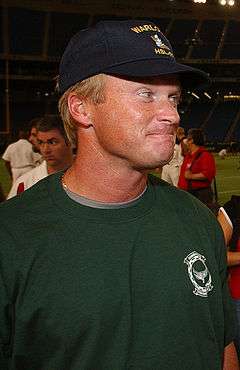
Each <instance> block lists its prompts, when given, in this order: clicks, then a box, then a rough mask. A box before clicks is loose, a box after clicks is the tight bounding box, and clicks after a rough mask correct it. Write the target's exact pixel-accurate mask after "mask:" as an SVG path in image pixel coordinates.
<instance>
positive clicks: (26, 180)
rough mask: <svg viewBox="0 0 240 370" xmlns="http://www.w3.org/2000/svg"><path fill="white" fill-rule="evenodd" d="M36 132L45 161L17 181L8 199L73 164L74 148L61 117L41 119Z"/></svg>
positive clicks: (51, 116) (50, 116)
mask: <svg viewBox="0 0 240 370" xmlns="http://www.w3.org/2000/svg"><path fill="white" fill-rule="evenodd" d="M36 131H37V142H38V146H39V150H40V153H41V155H42V157H43V159H44V161H43V162H42V163H41V164H40V165H39V166H38V167H36V168H34V169H33V170H31V171H29V172H27V173H25V174H24V175H22V176H20V177H19V178H18V179H17V180H16V181H15V183H14V184H13V186H12V188H11V190H10V193H9V194H8V199H9V198H12V197H14V196H15V195H17V194H19V193H22V192H23V191H24V190H26V189H28V188H30V187H31V186H33V185H34V184H36V182H38V181H39V180H41V179H43V178H44V177H46V176H48V175H50V174H52V173H55V172H58V171H61V170H64V169H66V168H68V167H69V166H70V165H71V163H72V159H73V155H72V147H71V145H70V143H69V140H68V139H67V137H66V134H65V131H64V127H63V123H62V121H61V119H60V117H58V116H54V115H46V116H45V117H43V118H39V120H38V124H37V125H36Z"/></svg>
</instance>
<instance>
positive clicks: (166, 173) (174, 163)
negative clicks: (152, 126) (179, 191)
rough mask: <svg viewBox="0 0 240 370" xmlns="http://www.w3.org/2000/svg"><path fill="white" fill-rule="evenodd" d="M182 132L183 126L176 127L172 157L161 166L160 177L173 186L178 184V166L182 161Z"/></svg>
mask: <svg viewBox="0 0 240 370" xmlns="http://www.w3.org/2000/svg"><path fill="white" fill-rule="evenodd" d="M183 133H184V129H183V127H178V128H177V132H176V136H177V140H178V143H176V144H175V145H174V152H173V157H172V159H171V161H170V162H169V163H167V164H165V166H163V168H162V174H161V178H162V179H163V180H165V181H167V182H169V184H171V185H174V186H177V184H178V179H179V172H180V167H181V164H182V162H183V155H182V141H183V140H182V141H181V139H182V138H183V137H184V136H183V135H184V134H183Z"/></svg>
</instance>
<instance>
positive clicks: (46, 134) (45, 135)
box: [37, 128, 63, 141]
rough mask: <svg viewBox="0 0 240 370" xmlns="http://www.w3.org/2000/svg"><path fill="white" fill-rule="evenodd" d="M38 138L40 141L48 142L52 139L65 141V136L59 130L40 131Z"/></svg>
mask: <svg viewBox="0 0 240 370" xmlns="http://www.w3.org/2000/svg"><path fill="white" fill-rule="evenodd" d="M37 138H38V140H43V141H46V140H50V139H63V136H62V134H61V132H60V131H59V130H58V129H57V128H55V129H53V130H49V131H38V133H37Z"/></svg>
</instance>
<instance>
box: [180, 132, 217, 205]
mask: <svg viewBox="0 0 240 370" xmlns="http://www.w3.org/2000/svg"><path fill="white" fill-rule="evenodd" d="M186 143H187V148H188V153H187V154H186V155H185V157H184V160H183V163H182V166H181V169H180V176H179V181H178V187H179V188H180V189H183V190H186V191H188V192H189V193H191V194H192V195H194V196H195V197H196V198H198V199H199V200H201V202H203V203H204V204H206V205H207V206H208V207H209V208H210V209H213V210H214V207H215V206H214V194H213V190H212V181H213V179H214V177H215V175H216V165H215V160H214V157H213V155H212V154H211V153H209V152H208V151H207V149H206V148H205V147H204V134H203V131H202V130H201V129H198V128H192V129H189V130H188V134H187V141H186Z"/></svg>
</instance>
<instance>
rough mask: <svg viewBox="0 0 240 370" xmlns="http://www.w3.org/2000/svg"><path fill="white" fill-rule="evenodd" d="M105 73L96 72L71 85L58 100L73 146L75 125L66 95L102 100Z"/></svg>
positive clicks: (94, 101)
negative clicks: (96, 73) (94, 74)
mask: <svg viewBox="0 0 240 370" xmlns="http://www.w3.org/2000/svg"><path fill="white" fill-rule="evenodd" d="M104 86H105V75H104V74H98V75H96V76H92V77H89V78H87V79H85V80H83V81H81V82H77V83H76V84H75V85H73V86H71V87H70V88H69V89H68V90H66V91H65V93H64V94H63V95H62V96H61V98H60V99H59V102H58V109H59V113H60V115H61V118H62V120H63V123H64V128H65V130H66V134H67V137H68V139H69V141H70V142H71V143H72V145H73V146H75V147H76V146H77V125H76V121H75V120H74V118H73V117H72V116H71V113H70V111H69V108H68V97H69V95H70V94H72V93H74V94H76V95H77V96H78V97H79V98H81V97H82V98H87V99H90V100H91V101H92V102H93V103H94V104H99V103H102V102H104V99H105V96H104Z"/></svg>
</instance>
